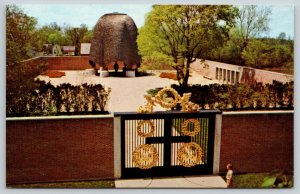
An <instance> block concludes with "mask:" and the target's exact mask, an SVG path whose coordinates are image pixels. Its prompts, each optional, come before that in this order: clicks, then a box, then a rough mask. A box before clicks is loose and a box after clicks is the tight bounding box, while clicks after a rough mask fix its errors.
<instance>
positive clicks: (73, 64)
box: [41, 56, 92, 70]
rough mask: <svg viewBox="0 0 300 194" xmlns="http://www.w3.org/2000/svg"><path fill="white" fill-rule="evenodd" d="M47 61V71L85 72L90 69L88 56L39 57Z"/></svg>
mask: <svg viewBox="0 0 300 194" xmlns="http://www.w3.org/2000/svg"><path fill="white" fill-rule="evenodd" d="M41 58H42V59H44V60H46V61H48V69H49V70H85V69H92V67H91V65H90V64H89V56H61V57H51V56H49V57H41Z"/></svg>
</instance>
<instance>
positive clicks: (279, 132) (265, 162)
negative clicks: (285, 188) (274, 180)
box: [220, 111, 294, 173]
mask: <svg viewBox="0 0 300 194" xmlns="http://www.w3.org/2000/svg"><path fill="white" fill-rule="evenodd" d="M293 153H294V114H293V112H292V111H285V112H235V113H223V117H222V136H221V156H220V172H226V164H227V163H229V162H232V163H233V166H234V169H233V170H234V172H235V173H245V172H269V171H272V170H275V169H281V170H283V169H285V170H289V171H293V160H294V155H293Z"/></svg>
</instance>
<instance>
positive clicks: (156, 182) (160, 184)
mask: <svg viewBox="0 0 300 194" xmlns="http://www.w3.org/2000/svg"><path fill="white" fill-rule="evenodd" d="M115 186H116V188H226V183H225V181H224V180H223V179H222V177H220V176H197V177H194V176H192V177H172V178H170V177H169V178H155V179H152V178H147V179H127V180H126V179H125V180H123V179H121V180H116V181H115Z"/></svg>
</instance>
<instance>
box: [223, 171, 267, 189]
mask: <svg viewBox="0 0 300 194" xmlns="http://www.w3.org/2000/svg"><path fill="white" fill-rule="evenodd" d="M267 176H268V173H248V174H235V175H234V176H233V186H234V188H261V184H262V183H263V180H264V178H265V177H267ZM224 179H225V178H224Z"/></svg>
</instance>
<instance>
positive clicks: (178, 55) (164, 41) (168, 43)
mask: <svg viewBox="0 0 300 194" xmlns="http://www.w3.org/2000/svg"><path fill="white" fill-rule="evenodd" d="M236 11H237V10H236V8H234V7H233V6H227V5H222V6H220V5H208V6H206V5H154V6H153V9H152V11H151V12H150V13H149V14H148V15H147V17H146V21H145V25H144V26H143V27H142V28H141V29H140V35H139V37H138V45H139V50H140V53H141V54H142V55H144V56H145V55H151V54H152V53H153V52H155V51H158V52H161V53H163V54H165V55H166V56H171V57H172V58H173V61H174V63H175V65H174V66H173V67H174V68H175V69H176V71H177V79H178V82H179V85H180V86H181V87H187V85H188V78H189V68H190V64H191V63H192V62H194V61H195V60H196V58H200V57H201V58H205V57H206V56H207V54H208V53H209V51H210V50H212V48H213V47H216V46H218V45H221V44H222V43H223V40H224V39H226V37H227V35H228V31H229V29H230V27H232V25H233V23H234V17H235V13H236Z"/></svg>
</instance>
